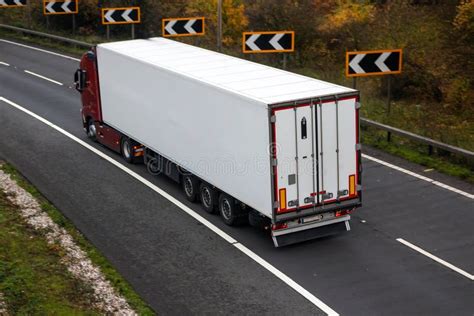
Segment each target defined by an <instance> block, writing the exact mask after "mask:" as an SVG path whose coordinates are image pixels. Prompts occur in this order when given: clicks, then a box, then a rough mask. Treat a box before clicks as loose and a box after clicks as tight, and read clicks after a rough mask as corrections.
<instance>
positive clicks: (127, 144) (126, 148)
mask: <svg viewBox="0 0 474 316" xmlns="http://www.w3.org/2000/svg"><path fill="white" fill-rule="evenodd" d="M120 153H121V154H122V158H123V159H124V160H125V161H126V162H128V163H133V155H132V141H131V139H130V138H128V137H122V141H121V142H120Z"/></svg>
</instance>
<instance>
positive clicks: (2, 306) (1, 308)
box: [0, 292, 8, 316]
mask: <svg viewBox="0 0 474 316" xmlns="http://www.w3.org/2000/svg"><path fill="white" fill-rule="evenodd" d="M0 315H1V316H8V310H7V303H5V297H4V296H3V293H2V292H0Z"/></svg>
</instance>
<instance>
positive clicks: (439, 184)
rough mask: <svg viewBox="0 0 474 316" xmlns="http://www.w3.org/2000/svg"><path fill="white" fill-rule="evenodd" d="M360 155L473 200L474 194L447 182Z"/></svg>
mask: <svg viewBox="0 0 474 316" xmlns="http://www.w3.org/2000/svg"><path fill="white" fill-rule="evenodd" d="M362 157H364V158H366V159H369V160H372V161H374V162H376V163H379V164H381V165H384V166H386V167H389V168H391V169H395V170H397V171H400V172H403V173H405V174H408V175H410V176H412V177H415V178H418V179H420V180H423V181H426V182H429V183H431V184H434V185H436V186H439V187H440V188H443V189H446V190H449V191H451V192H454V193H458V194H461V195H463V196H465V197H467V198H469V199H473V200H474V194H470V193H468V192H465V191H462V190H459V189H456V188H454V187H452V186H449V185H447V184H444V183H441V182H439V181H435V180H433V179H431V178H428V177H425V176H422V175H421V174H418V173H415V172H413V171H410V170H407V169H404V168H402V167H398V166H395V165H392V164H391V163H388V162H386V161H383V160H380V159H377V158H375V157H372V156H368V155H365V154H362Z"/></svg>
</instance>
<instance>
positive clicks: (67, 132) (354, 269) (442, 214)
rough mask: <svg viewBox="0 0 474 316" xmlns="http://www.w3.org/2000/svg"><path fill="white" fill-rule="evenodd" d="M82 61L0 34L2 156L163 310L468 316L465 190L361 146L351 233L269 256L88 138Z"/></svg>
mask: <svg viewBox="0 0 474 316" xmlns="http://www.w3.org/2000/svg"><path fill="white" fill-rule="evenodd" d="M77 67H78V59H76V58H73V57H69V56H65V55H62V54H58V53H54V52H50V51H47V50H43V49H40V48H36V47H31V46H28V45H23V44H19V43H14V42H11V41H6V40H0V124H1V125H0V159H1V158H3V159H6V160H7V161H9V162H11V163H12V164H13V165H15V166H16V167H17V168H18V169H19V171H20V172H22V173H23V174H24V175H25V176H26V177H27V178H28V179H29V180H30V181H31V182H33V184H34V185H36V186H37V187H38V189H39V190H40V191H41V192H42V193H43V194H45V195H46V197H47V198H48V199H49V200H51V201H52V202H53V204H55V205H56V206H57V207H58V208H59V209H60V210H61V211H62V212H63V213H64V214H65V215H66V216H67V217H68V218H69V219H70V220H71V221H72V222H73V223H74V224H75V225H76V226H77V227H78V228H79V229H80V230H81V231H82V232H83V233H84V235H85V236H86V237H87V238H88V239H89V240H91V241H92V242H93V243H94V244H95V245H96V246H97V247H98V248H99V249H100V250H101V252H102V253H103V254H104V255H105V256H106V257H107V258H108V259H109V260H110V261H111V262H112V263H113V264H114V266H115V267H116V268H117V269H118V270H119V272H120V273H121V274H122V275H123V276H124V277H125V278H126V279H127V280H128V281H129V282H130V283H131V284H132V286H133V287H134V288H135V289H136V291H137V292H138V293H139V294H140V295H141V296H142V297H143V298H144V299H145V300H146V301H147V302H148V303H149V304H150V305H151V306H152V307H153V308H154V309H155V310H156V311H157V312H158V313H162V314H174V313H194V314H203V313H213V314H214V313H223V314H228V313H239V314H262V313H264V314H272V313H275V312H279V313H281V314H299V315H303V314H313V315H314V314H321V315H323V314H331V315H335V314H338V313H340V314H350V315H369V314H377V315H378V314H384V315H400V314H430V315H438V314H439V315H441V314H443V315H446V314H455V315H472V314H473V313H474V299H473V298H474V275H473V273H474V234H473V233H472V224H473V223H474V203H473V200H474V197H473V195H472V191H473V188H472V186H471V185H468V184H465V183H463V182H460V181H457V180H455V179H451V178H450V177H446V176H443V175H438V174H433V175H432V176H431V178H430V177H428V176H425V175H422V173H423V169H422V168H421V167H419V166H416V165H412V164H410V163H407V162H404V161H402V160H400V159H397V158H394V157H390V156H388V155H384V154H382V153H378V152H373V153H372V154H371V155H367V152H366V154H364V160H363V170H364V174H363V188H364V196H363V205H364V206H363V207H362V208H361V209H359V210H357V211H356V212H355V213H354V214H353V219H352V221H351V226H352V231H351V232H349V233H346V234H343V235H341V236H336V237H331V238H324V239H320V240H316V241H310V242H306V243H302V244H299V245H294V246H289V247H285V248H280V249H275V248H273V244H272V241H271V239H270V238H269V236H268V235H267V234H266V233H264V232H260V231H258V230H256V229H253V228H251V227H239V228H232V227H227V226H225V225H224V224H223V223H221V221H220V219H219V217H218V216H212V215H208V214H206V213H205V212H204V211H202V210H201V208H200V206H199V204H191V203H189V202H187V201H186V200H185V199H184V197H183V195H182V193H181V192H180V189H179V187H178V185H176V184H174V183H173V182H172V181H170V180H168V179H166V178H165V177H153V176H151V175H148V174H147V173H146V170H145V168H144V166H140V165H127V164H126V163H124V162H122V161H121V159H120V157H119V155H116V154H115V153H113V152H111V151H110V150H108V149H105V148H103V147H102V146H100V145H98V144H95V143H92V142H91V141H89V140H88V139H87V137H86V136H85V133H84V131H83V129H82V125H81V118H80V114H79V110H80V107H81V105H80V97H79V94H78V93H77V92H76V91H75V90H74V89H73V88H72V76H73V73H74V71H75V69H76V68H77ZM369 152H370V150H369ZM375 155H377V157H375ZM388 161H390V162H388ZM394 162H395V163H394ZM414 171H415V172H414Z"/></svg>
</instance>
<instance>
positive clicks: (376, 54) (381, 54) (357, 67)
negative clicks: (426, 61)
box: [346, 49, 402, 77]
mask: <svg viewBox="0 0 474 316" xmlns="http://www.w3.org/2000/svg"><path fill="white" fill-rule="evenodd" d="M401 66H402V50H401V49H397V50H387V51H369V52H348V53H347V62H346V75H347V76H348V77H355V76H370V75H383V74H395V73H401V70H402V69H401Z"/></svg>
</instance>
